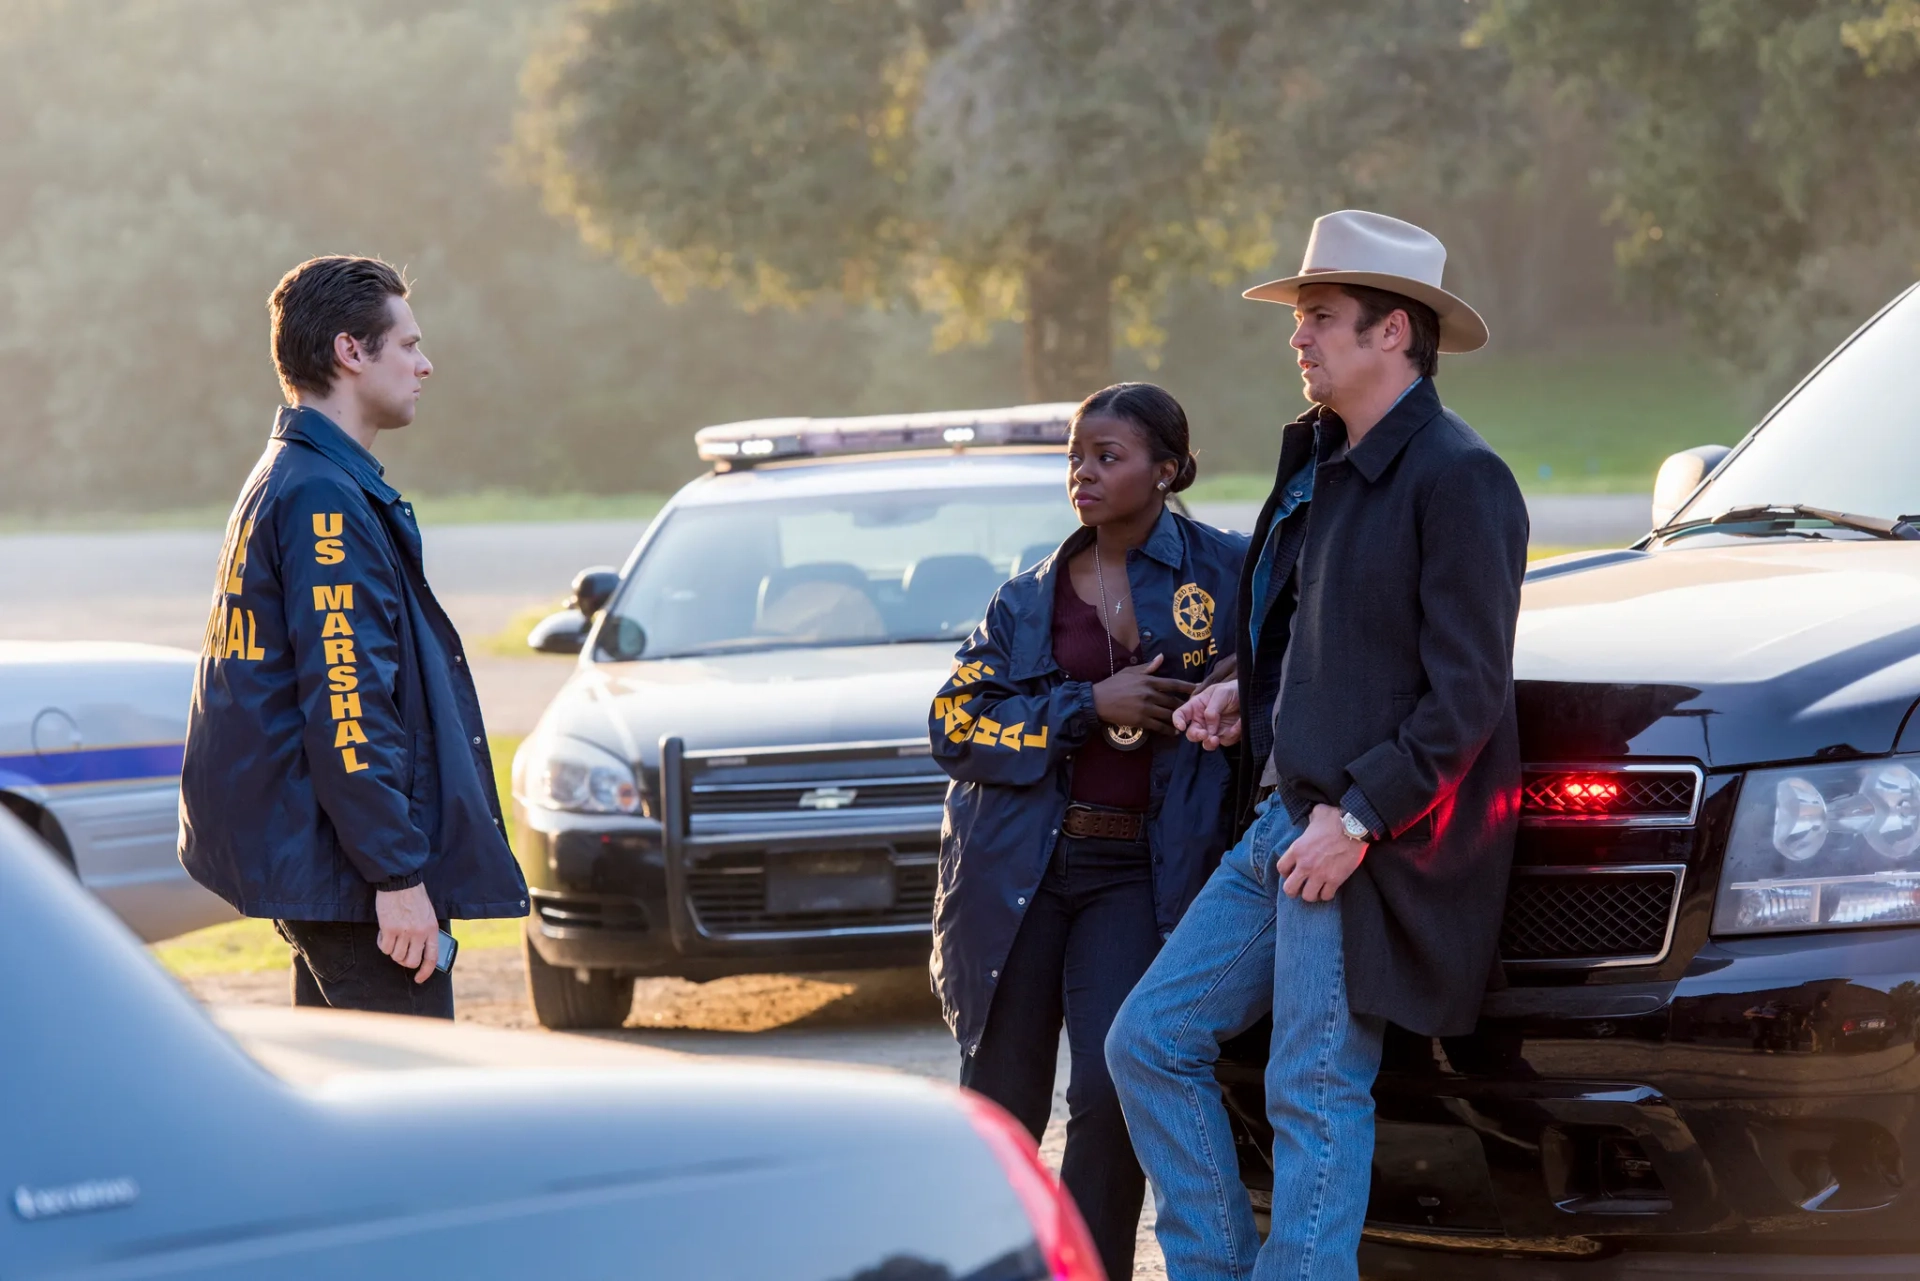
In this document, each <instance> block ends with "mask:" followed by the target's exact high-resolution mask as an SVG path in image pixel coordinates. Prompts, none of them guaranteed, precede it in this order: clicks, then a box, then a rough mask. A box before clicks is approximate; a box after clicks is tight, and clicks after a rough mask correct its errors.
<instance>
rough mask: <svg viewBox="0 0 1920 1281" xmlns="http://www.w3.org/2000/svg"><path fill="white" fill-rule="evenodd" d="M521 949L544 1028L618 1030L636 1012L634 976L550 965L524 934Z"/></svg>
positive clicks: (529, 992) (530, 992)
mask: <svg viewBox="0 0 1920 1281" xmlns="http://www.w3.org/2000/svg"><path fill="white" fill-rule="evenodd" d="M520 948H521V951H522V953H523V954H524V955H525V956H526V959H527V998H528V1000H529V1001H531V1002H532V1004H533V1017H534V1018H535V1019H536V1020H537V1021H538V1022H539V1024H540V1026H541V1027H545V1028H552V1029H554V1030H555V1031H565V1030H566V1029H568V1028H593V1027H619V1026H620V1025H621V1024H622V1023H625V1022H626V1021H627V1015H628V1013H630V1012H631V1011H632V1009H633V978H632V976H630V975H624V974H615V973H614V972H613V971H612V970H577V969H573V968H571V967H569V966H559V965H549V964H547V962H546V960H545V959H544V958H542V957H541V955H540V949H539V948H537V947H535V946H534V945H533V940H532V939H531V938H529V937H527V933H526V932H525V931H523V932H522V933H521V935H520ZM583 975H584V976H585V977H584V978H583V977H582V976H583Z"/></svg>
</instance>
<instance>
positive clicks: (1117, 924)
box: [960, 837, 1160, 1279]
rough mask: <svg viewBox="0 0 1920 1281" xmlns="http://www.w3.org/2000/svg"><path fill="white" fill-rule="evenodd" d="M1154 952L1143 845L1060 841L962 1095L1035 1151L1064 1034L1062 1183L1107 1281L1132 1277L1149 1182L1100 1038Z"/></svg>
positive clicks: (963, 1071)
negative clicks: (1031, 1142)
mask: <svg viewBox="0 0 1920 1281" xmlns="http://www.w3.org/2000/svg"><path fill="white" fill-rule="evenodd" d="M1159 951H1160V928H1159V925H1158V924H1157V923H1156V922H1155V920H1154V912H1153V874H1152V869H1151V865H1150V864H1149V862H1148V853H1147V846H1146V843H1145V842H1144V841H1140V842H1131V841H1105V840H1080V839H1076V838H1074V837H1062V838H1061V839H1060V843H1059V844H1058V845H1057V846H1055V847H1054V852H1053V862H1052V864H1051V865H1050V866H1049V867H1048V868H1047V874H1046V876H1045V877H1044V878H1043V879H1042V880H1041V882H1040V888H1039V889H1038V890H1037V891H1036V892H1035V893H1034V897H1033V903H1032V904H1031V905H1030V906H1029V907H1028V908H1027V914H1026V916H1025V917H1024V918H1023V919H1022V920H1021V922H1020V932H1019V933H1018V934H1017V935H1015V936H1014V940H1013V950H1012V952H1010V953H1009V954H1008V956H1007V962H1006V966H1005V968H1004V969H1003V970H1002V971H1001V974H1000V981H999V984H998V986H997V987H995V989H994V995H993V1005H992V1008H990V1009H989V1010H988V1012H987V1028H986V1032H985V1033H984V1034H983V1035H982V1037H981V1039H980V1049H979V1052H978V1053H976V1054H974V1055H973V1057H971V1058H963V1059H962V1061H961V1068H960V1084H962V1085H964V1086H966V1087H967V1088H968V1089H971V1090H977V1091H979V1092H980V1093H981V1094H984V1095H986V1096H987V1097H988V1098H990V1099H992V1100H993V1101H994V1102H995V1103H998V1104H999V1105H1000V1106H1001V1107H1003V1108H1005V1109H1006V1110H1007V1111H1009V1112H1011V1113H1012V1114H1013V1115H1014V1116H1015V1117H1016V1118H1018V1120H1019V1121H1020V1123H1021V1124H1022V1125H1024V1126H1026V1127H1027V1129H1029V1130H1031V1131H1032V1132H1033V1136H1034V1138H1035V1139H1036V1140H1038V1139H1039V1137H1040V1134H1041V1132H1042V1131H1043V1130H1045V1129H1046V1128H1047V1115H1048V1113H1050V1112H1051V1111H1052V1110H1053V1074H1054V1063H1055V1059H1056V1058H1057V1056H1058V1053H1059V1045H1060V1025H1061V1023H1062V1021H1063V1020H1064V1021H1065V1023H1066V1028H1067V1045H1068V1048H1069V1050H1070V1053H1071V1062H1072V1068H1071V1075H1070V1077H1069V1078H1068V1082H1067V1150H1066V1157H1065V1159H1064V1160H1063V1161H1062V1162H1061V1166H1060V1181H1061V1182H1062V1183H1064V1184H1065V1185H1066V1188H1067V1191H1068V1192H1070V1193H1072V1194H1073V1199H1074V1203H1075V1204H1077V1205H1078V1206H1079V1207H1080V1213H1081V1215H1082V1216H1083V1217H1085V1219H1086V1221H1087V1227H1088V1228H1089V1229H1091V1230H1092V1233H1093V1241H1094V1245H1095V1246H1096V1247H1098V1249H1099V1251H1100V1259H1101V1262H1103V1263H1104V1264H1105V1265H1106V1269H1107V1275H1108V1276H1109V1277H1113V1278H1117V1279H1124V1278H1126V1277H1130V1276H1132V1275H1133V1238H1134V1233H1135V1232H1136V1231H1137V1230H1138V1228H1139V1224H1140V1203H1141V1201H1142V1199H1143V1198H1144V1197H1145V1194H1146V1177H1145V1176H1144V1175H1142V1174H1141V1173H1140V1162H1139V1161H1138V1160H1137V1159H1135V1157H1134V1155H1133V1144H1132V1142H1131V1141H1129V1139H1128V1138H1127V1123H1126V1119H1125V1117H1123V1116H1122V1115H1121V1112H1120V1100H1119V1097H1118V1096H1117V1095H1116V1094H1115V1093H1114V1089H1113V1079H1112V1078H1111V1077H1110V1076H1108V1075H1107V1059H1106V1049H1105V1047H1106V1040H1107V1029H1108V1028H1109V1027H1111V1026H1112V1024H1113V1016H1114V1015H1115V1014H1116V1013H1117V1012H1118V1011H1119V1009H1120V1003H1121V1002H1122V1001H1124V1000H1126V997H1127V993H1129V992H1131V991H1132V990H1133V985H1134V984H1135V983H1136V982H1138V981H1139V979H1140V976H1141V975H1142V974H1145V973H1146V971H1147V966H1148V965H1149V964H1151V963H1152V961H1153V958H1154V956H1155V954H1157V953H1158V952H1159Z"/></svg>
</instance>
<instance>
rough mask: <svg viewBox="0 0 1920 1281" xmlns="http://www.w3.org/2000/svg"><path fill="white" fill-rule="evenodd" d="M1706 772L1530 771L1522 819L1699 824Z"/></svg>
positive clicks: (1542, 768)
mask: <svg viewBox="0 0 1920 1281" xmlns="http://www.w3.org/2000/svg"><path fill="white" fill-rule="evenodd" d="M1699 796H1700V772H1699V771H1698V770H1697V769H1695V768H1693V767H1692V766H1683V767H1675V768H1653V769H1648V768H1645V767H1636V768H1621V767H1619V766H1596V767H1594V768H1590V769H1589V768H1582V767H1579V766H1566V765H1556V766H1531V765H1530V766H1528V767H1527V768H1526V770H1525V771H1524V773H1523V775H1522V784H1521V797H1520V816H1521V818H1522V819H1523V820H1525V821H1528V822H1532V823H1536V824H1539V823H1569V822H1572V823H1578V822H1588V823H1607V822H1613V823H1620V824H1648V823H1657V824H1674V825H1682V824H1686V823H1691V822H1692V821H1693V816H1694V810H1695V807H1696V805H1697V804H1698V802H1699Z"/></svg>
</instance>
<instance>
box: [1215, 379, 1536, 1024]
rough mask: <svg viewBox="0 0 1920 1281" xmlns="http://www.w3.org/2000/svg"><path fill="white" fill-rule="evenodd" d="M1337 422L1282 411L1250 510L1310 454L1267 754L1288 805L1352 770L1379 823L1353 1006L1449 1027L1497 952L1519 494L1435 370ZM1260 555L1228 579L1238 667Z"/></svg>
mask: <svg viewBox="0 0 1920 1281" xmlns="http://www.w3.org/2000/svg"><path fill="white" fill-rule="evenodd" d="M1316 426H1317V427H1318V428H1319V431H1318V433H1317V435H1318V438H1319V444H1318V450H1319V452H1318V454H1317V455H1316V454H1315V449H1316V445H1315V438H1316V430H1315V429H1316ZM1345 440H1346V427H1345V425H1344V424H1343V423H1341V421H1340V419H1339V418H1338V416H1337V415H1335V414H1334V413H1333V412H1332V411H1330V410H1327V409H1324V408H1321V407H1315V408H1314V409H1311V410H1309V411H1308V412H1307V413H1306V414H1304V415H1302V416H1301V417H1300V418H1299V419H1298V420H1296V421H1295V422H1293V423H1291V424H1289V425H1288V426H1287V428H1286V429H1285V432H1284V435H1283V438H1282V442H1281V449H1280V466H1279V473H1278V480H1277V482H1276V485H1275V497H1270V498H1269V499H1268V503H1267V510H1266V511H1265V512H1263V513H1262V516H1261V520H1260V522H1259V523H1258V524H1257V525H1256V526H1255V528H1256V529H1265V528H1266V527H1267V523H1268V518H1269V516H1270V514H1271V512H1272V510H1273V508H1274V505H1275V502H1276V499H1277V497H1278V495H1279V492H1280V486H1281V485H1283V484H1284V483H1285V482H1286V481H1287V480H1288V479H1289V478H1291V477H1292V476H1293V475H1294V473H1295V472H1296V471H1297V470H1299V468H1300V467H1301V466H1303V465H1304V464H1305V463H1306V462H1307V461H1308V460H1309V459H1310V458H1316V457H1317V459H1318V461H1317V465H1316V467H1315V470H1314V487H1313V500H1312V502H1311V504H1310V505H1309V507H1308V511H1307V517H1306V519H1307V534H1306V542H1305V545H1304V547H1303V548H1302V549H1301V551H1300V554H1299V558H1298V560H1297V562H1296V564H1295V573H1296V574H1297V575H1298V587H1299V593H1298V603H1297V606H1296V605H1295V604H1294V600H1293V594H1292V593H1289V592H1282V593H1281V594H1280V597H1279V602H1278V603H1277V604H1276V606H1275V610H1276V613H1275V616H1274V617H1273V618H1272V619H1271V620H1270V621H1269V622H1268V623H1267V625H1266V627H1265V628H1264V629H1263V633H1262V637H1261V641H1262V644H1261V649H1262V655H1261V661H1262V662H1263V663H1265V664H1268V665H1269V666H1270V665H1271V663H1272V662H1273V661H1274V653H1273V651H1274V649H1275V648H1276V647H1277V646H1278V645H1279V644H1280V643H1281V642H1282V641H1284V653H1283V654H1282V655H1281V656H1280V668H1279V672H1280V681H1279V692H1278V696H1277V698H1276V699H1275V702H1274V710H1273V717H1274V722H1273V724H1274V749H1273V757H1272V761H1271V767H1270V769H1268V770H1266V771H1264V773H1265V775H1266V777H1267V778H1268V780H1269V781H1275V782H1277V783H1278V784H1279V786H1280V788H1281V790H1282V795H1283V796H1284V797H1285V798H1286V800H1287V802H1288V804H1289V807H1290V808H1291V809H1294V810H1295V815H1296V817H1299V816H1300V813H1301V812H1302V811H1304V810H1306V809H1308V808H1310V807H1311V806H1312V805H1315V804H1327V805H1339V804H1340V803H1341V799H1342V797H1343V796H1344V795H1345V794H1346V792H1347V789H1348V788H1349V787H1358V788H1359V790H1360V792H1361V794H1362V795H1364V796H1365V798H1366V800H1367V802H1368V803H1369V804H1370V806H1371V807H1372V809H1373V811H1374V813H1375V814H1376V815H1377V816H1378V818H1379V820H1380V823H1381V826H1382V827H1383V828H1384V829H1385V834H1386V838H1385V839H1382V840H1380V841H1378V842H1377V843H1375V844H1373V845H1371V846H1369V848H1368V850H1367V855H1366V859H1365V861H1364V862H1363V863H1362V864H1361V866H1360V869H1359V871H1357V872H1356V873H1355V874H1354V876H1353V877H1352V879H1350V880H1349V881H1348V882H1347V883H1346V884H1345V885H1344V886H1343V887H1342V888H1341V890H1340V892H1339V895H1338V898H1337V902H1338V903H1339V904H1340V909H1341V922H1342V925H1343V929H1344V935H1345V945H1346V975H1347V990H1348V1001H1349V1004H1350V1006H1351V1008H1352V1009H1353V1010H1354V1011H1355V1012H1357V1013H1362V1014H1374V1015H1380V1016H1382V1017H1384V1018H1387V1019H1389V1020H1391V1021H1392V1022H1394V1023H1397V1024H1399V1025H1401V1026H1402V1027H1405V1028H1409V1029H1411V1030H1413V1031H1415V1032H1418V1033H1421V1034H1424V1035H1431V1036H1451V1035H1459V1034H1463V1033H1466V1032H1470V1031H1472V1030H1473V1026H1474V1023H1475V1022H1476V1020H1477V1018H1478V1015H1479V1009H1480V1001H1481V997H1482V996H1483V994H1484V993H1485V990H1486V987H1487V983H1488V978H1489V976H1490V975H1492V974H1494V973H1495V972H1496V971H1495V968H1494V967H1495V964H1496V946H1497V943H1498V936H1499V932H1500V920H1501V914H1502V911H1503V909H1504V906H1505V902H1506V891H1507V875H1508V871H1509V869H1510V867H1511V865H1512V862H1513V838H1514V833H1515V830H1516V829H1517V827H1518V826H1519V817H1520V814H1519V810H1520V747H1519V735H1518V731H1517V728H1516V724H1515V719H1514V699H1513V639H1514V629H1515V625H1516V622H1517V619H1518V616H1519V610H1520V581H1521V577H1522V575H1523V574H1524V573H1525V572H1526V561H1527V508H1526V504H1525V502H1524V501H1522V499H1521V497H1520V488H1519V486H1518V485H1517V484H1516V483H1515V482H1514V479H1513V473H1512V472H1511V471H1509V470H1508V468H1507V465H1506V464H1505V463H1504V462H1502V461H1501V460H1500V457H1499V455H1497V454H1495V453H1494V452H1493V450H1492V448H1490V447H1489V446H1488V445H1487V443H1486V442H1485V441H1484V440H1482V439H1481V438H1480V437H1479V436H1478V435H1476V434H1475V433H1474V431H1473V429H1472V428H1470V427H1468V426H1467V424H1466V423H1465V422H1463V421H1462V420H1461V419H1460V417H1459V416H1458V415H1457V414H1454V413H1452V412H1451V411H1449V410H1447V409H1445V408H1443V407H1442V406H1441V404H1440V397H1439V393H1438V392H1436V391H1435V390H1434V386H1433V382H1432V380H1431V379H1422V380H1421V381H1420V382H1419V384H1417V385H1416V386H1415V387H1414V388H1413V389H1412V390H1411V391H1410V392H1408V394H1407V395H1406V396H1405V397H1404V398H1403V399H1402V400H1401V401H1400V403H1399V404H1398V405H1396V406H1395V407H1394V408H1393V409H1392V410H1391V411H1390V412H1389V413H1388V414H1387V416H1386V417H1385V418H1383V419H1381V420H1380V422H1379V423H1378V424H1376V425H1375V426H1374V428H1373V430H1372V431H1370V432H1368V433H1367V434H1366V435H1365V436H1364V437H1363V438H1362V439H1361V441H1360V443H1359V445H1358V446H1357V447H1355V448H1354V449H1352V450H1351V451H1350V452H1347V451H1343V450H1342V449H1341V448H1340V446H1341V445H1342V444H1344V442H1345ZM1255 559H1256V558H1255V557H1252V556H1249V557H1248V558H1247V565H1248V568H1247V571H1246V572H1244V573H1243V574H1242V576H1241V583H1240V609H1239V611H1238V614H1239V618H1240V620H1241V621H1240V631H1239V638H1238V646H1237V653H1238V654H1239V657H1240V671H1241V673H1242V675H1243V677H1245V676H1246V675H1247V674H1248V673H1251V672H1252V671H1253V663H1252V661H1251V659H1252V655H1251V654H1250V653H1249V638H1248V628H1247V622H1246V619H1247V609H1248V600H1249V598H1250V595H1251V591H1252V566H1253V563H1254V561H1255ZM1289 609H1292V610H1294V611H1295V612H1294V616H1293V618H1292V620H1291V623H1292V625H1291V634H1290V635H1289V630H1288V627H1287V625H1286V620H1285V619H1284V618H1282V617H1281V616H1280V614H1281V613H1283V612H1284V611H1287V610H1289ZM1270 639H1271V640H1272V643H1271V644H1270V643H1269V641H1270ZM1245 688H1246V686H1245V683H1244V681H1243V692H1244V690H1245ZM1243 742H1244V740H1243ZM1241 750H1242V751H1243V752H1244V751H1245V750H1246V749H1245V748H1244V746H1243V747H1242V749H1241ZM1242 764H1243V768H1242V769H1241V771H1240V775H1241V777H1242V778H1243V779H1244V778H1248V777H1249V776H1251V777H1252V778H1255V779H1258V778H1260V777H1261V776H1262V774H1263V770H1262V769H1261V768H1260V764H1261V763H1259V762H1251V761H1243V762H1242ZM1243 801H1244V793H1243ZM1241 818H1242V821H1243V822H1244V821H1245V818H1246V814H1245V811H1244V810H1243V812H1242V815H1241Z"/></svg>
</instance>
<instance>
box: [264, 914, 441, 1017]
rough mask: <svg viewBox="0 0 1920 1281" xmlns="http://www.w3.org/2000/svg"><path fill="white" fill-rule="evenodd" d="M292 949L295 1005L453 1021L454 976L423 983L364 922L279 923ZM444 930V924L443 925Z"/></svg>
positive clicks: (435, 976)
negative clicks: (386, 949)
mask: <svg viewBox="0 0 1920 1281" xmlns="http://www.w3.org/2000/svg"><path fill="white" fill-rule="evenodd" d="M273 928H274V929H276V930H278V931H280V937H281V938H283V939H285V940H286V941H287V943H288V944H289V945H290V946H291V947H292V948H293V1003H294V1004H295V1005H312V1006H319V1007H321V1008H323V1009H334V1010H363V1011H366V1012H367V1013H369V1014H418V1015H422V1016H424V1017H426V1018H433V1019H450V1018H452V1017H453V974H452V972H451V971H448V970H435V971H434V972H433V973H432V974H431V975H429V976H428V977H427V981H426V982H424V983H415V982H414V981H413V975H414V972H413V971H412V970H410V969H407V968H406V967H405V966H402V965H396V964H395V963H394V960H393V958H392V957H390V956H388V955H387V954H386V953H385V952H382V951H381V950H380V947H379V944H378V938H379V934H380V927H379V926H378V925H374V924H371V923H370V922H365V921H275V922H274V923H273ZM441 928H442V929H445V928H446V924H445V922H442V923H441Z"/></svg>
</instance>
